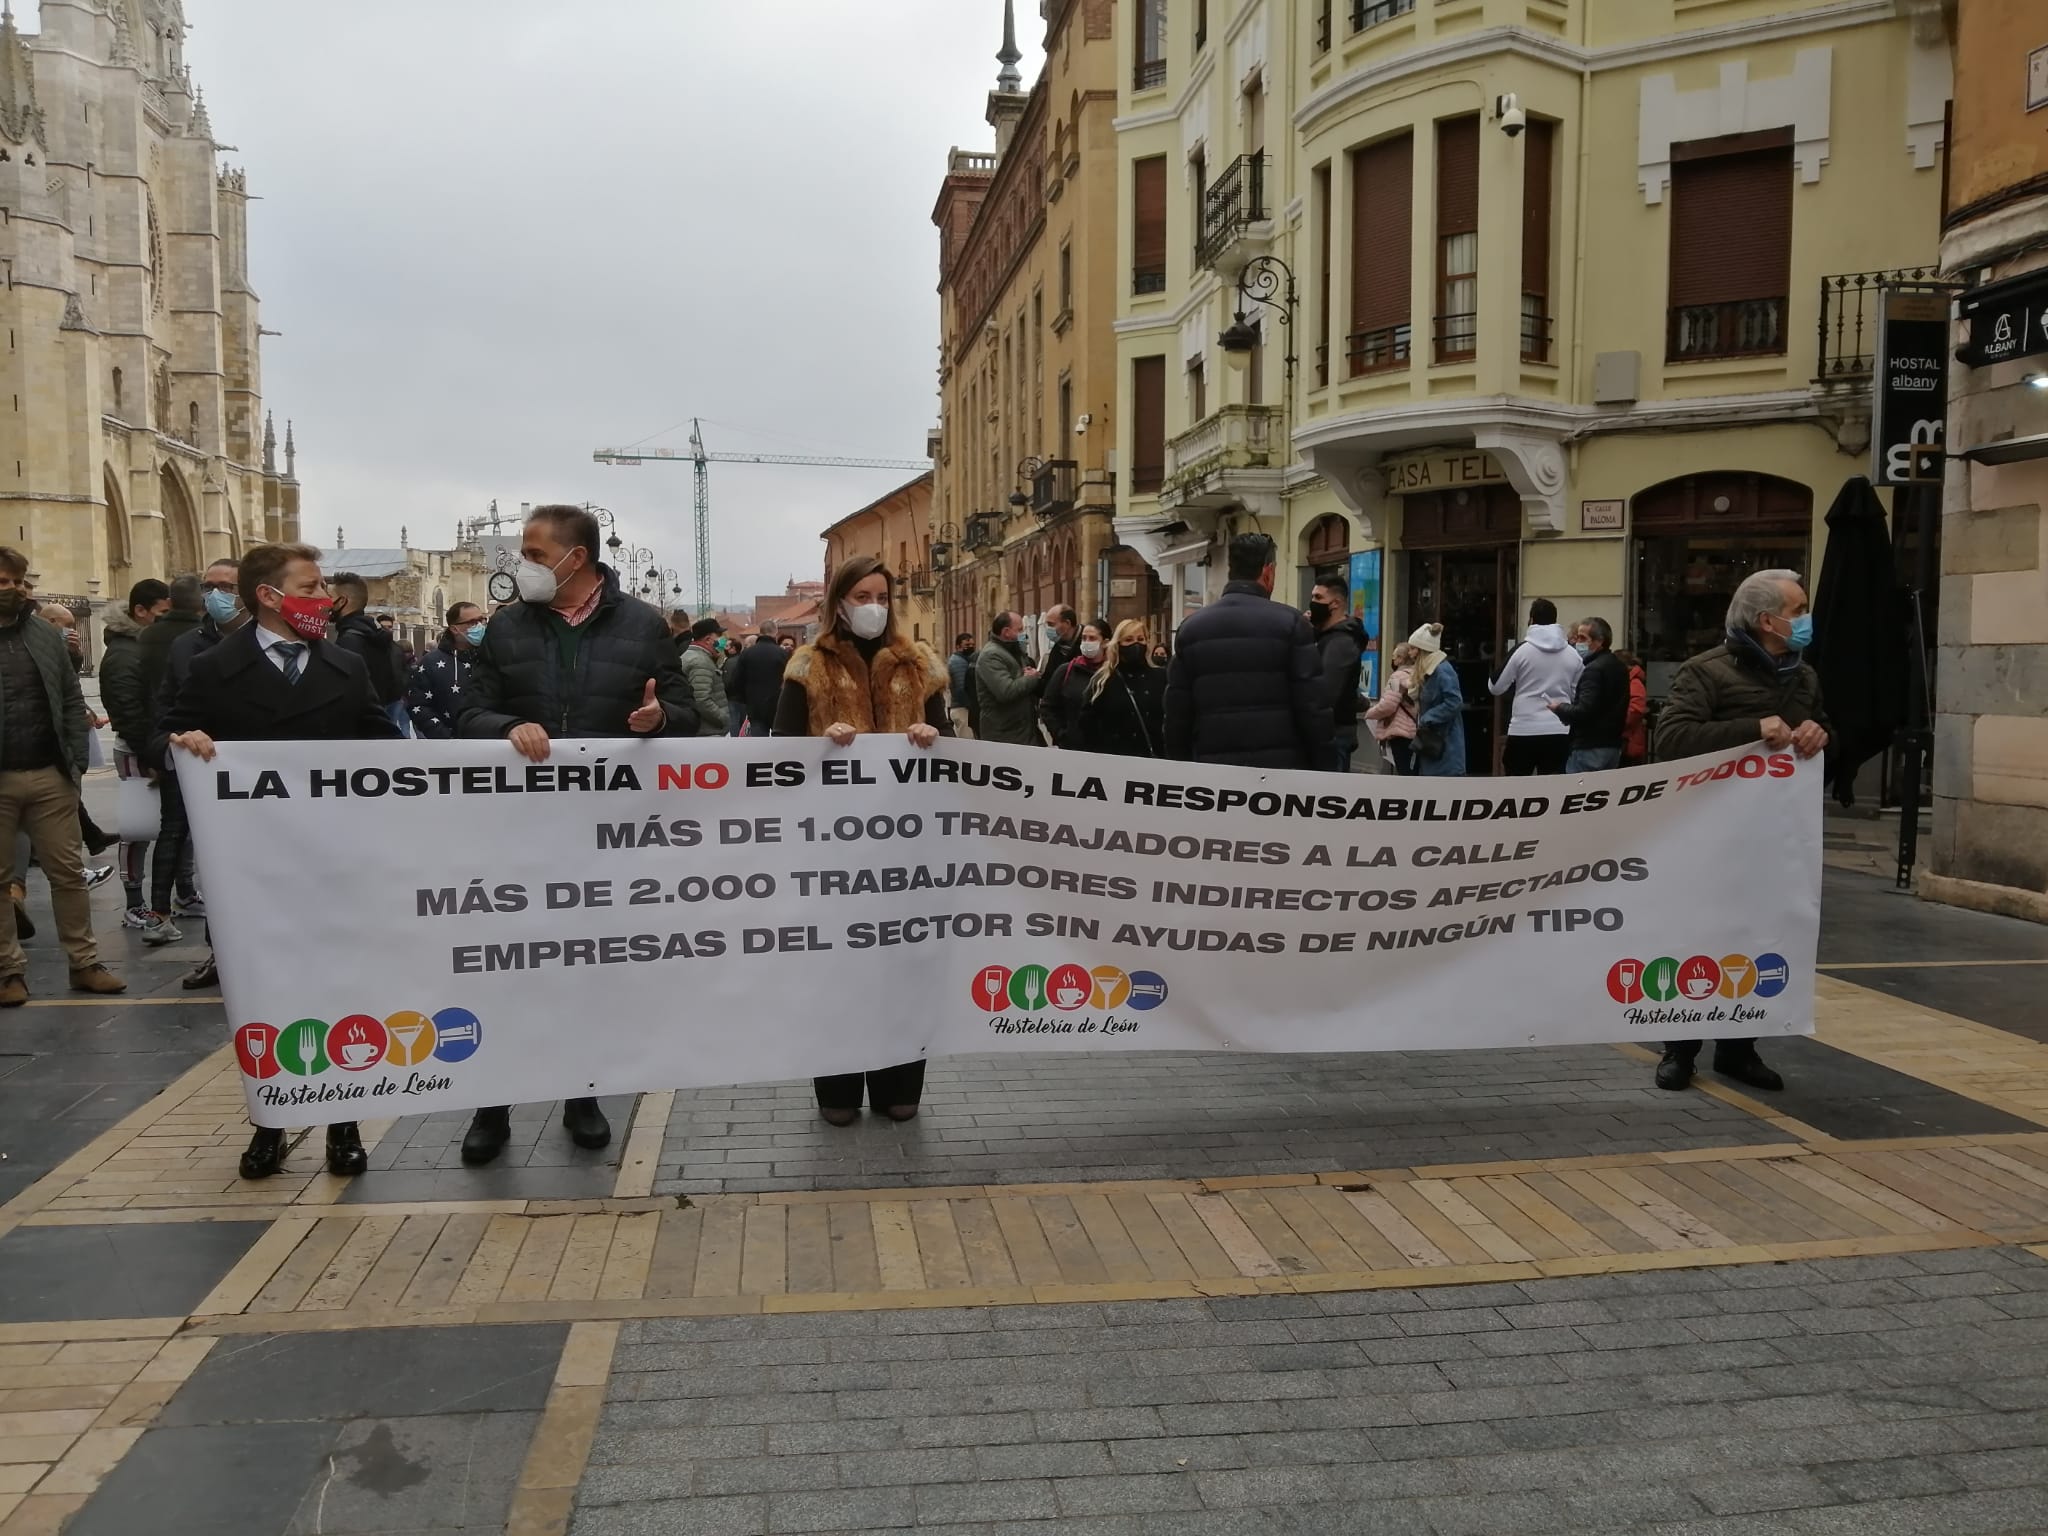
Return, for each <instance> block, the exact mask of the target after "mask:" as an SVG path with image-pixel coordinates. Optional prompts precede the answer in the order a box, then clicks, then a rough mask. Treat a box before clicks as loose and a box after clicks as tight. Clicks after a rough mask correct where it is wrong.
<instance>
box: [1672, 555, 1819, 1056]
mask: <svg viewBox="0 0 2048 1536" xmlns="http://www.w3.org/2000/svg"><path fill="white" fill-rule="evenodd" d="M1727 631H1728V637H1727V639H1726V640H1725V641H1724V642H1723V643H1722V644H1720V645H1717V646H1715V647H1714V648H1713V649H1712V650H1710V651H1702V652H1701V653H1700V654H1699V655H1697V656H1695V657H1693V658H1692V659H1691V660H1690V661H1688V662H1687V663H1686V664H1685V665H1684V666H1682V667H1680V668H1679V669H1678V675H1677V676H1676V677H1675V678H1673V679H1672V682H1671V698H1670V701H1669V702H1668V703H1666V704H1665V706H1664V713H1663V716H1662V718H1660V719H1659V720H1658V722H1657V741H1656V753H1657V758H1658V760H1659V761H1660V762H1674V761H1676V760H1678V759H1680V758H1687V757H1698V756H1700V755H1702V754H1704V753H1708V752H1729V751H1734V750H1736V749H1738V748H1741V747H1746V746H1748V745H1749V744H1750V743H1751V742H1753V741H1758V740H1761V741H1762V742H1763V744H1764V745H1765V746H1766V747H1769V748H1771V749H1772V750H1773V751H1783V750H1785V749H1786V748H1787V747H1789V748H1791V749H1792V750H1793V751H1794V752H1796V753H1798V754H1799V755H1800V756H1801V757H1813V756H1815V755H1817V754H1819V753H1821V752H1824V751H1825V750H1827V745H1828V741H1829V739H1830V738H1831V737H1832V736H1833V734H1834V728H1833V727H1832V726H1831V725H1829V724H1828V718H1827V713H1826V710H1825V707H1824V705H1823V702H1822V700H1821V693H1820V676H1819V674H1818V673H1816V672H1815V671H1814V670H1813V668H1811V667H1809V666H1808V665H1807V664H1806V658H1805V654H1804V653H1805V651H1806V646H1807V642H1808V641H1809V640H1811V639H1812V638H1813V618H1812V616H1811V614H1809V612H1808V611H1807V603H1806V589H1805V588H1804V587H1803V586H1801V585H1800V581H1799V573H1798V572H1797V571H1758V572H1756V573H1755V574H1754V575H1752V576H1748V577H1745V578H1744V579H1743V582H1742V585H1740V586H1739V587H1737V588H1736V589H1735V596H1734V597H1733V598H1732V599H1731V600H1730V601H1729V604H1728V621H1727ZM1699 1053H1700V1042H1699V1041H1697V1040H1667V1041H1666V1042H1665V1043H1664V1057H1663V1060H1661V1061H1659V1062H1658V1063H1657V1086H1658V1087H1659V1088H1666V1089H1669V1090H1671V1091H1672V1092H1674V1093H1676V1092H1678V1091H1679V1090H1680V1089H1682V1088H1685V1087H1686V1086H1687V1085H1689V1084H1690V1083H1691V1082H1692V1074H1693V1062H1694V1061H1695V1060H1696V1059H1697V1058H1698V1056H1699ZM1714 1070H1715V1071H1716V1072H1718V1073H1720V1074H1721V1076H1723V1077H1730V1078H1733V1079H1734V1080H1735V1081H1736V1082H1738V1083H1744V1084H1747V1085H1748V1086H1749V1087H1751V1088H1762V1089H1764V1090H1766V1091H1768V1092H1772V1093H1775V1092H1777V1091H1778V1090H1779V1089H1781V1088H1783V1087H1784V1086H1785V1080H1784V1078H1782V1077H1780V1076H1779V1075H1778V1074H1777V1073H1776V1072H1774V1071H1772V1070H1771V1068H1770V1067H1768V1066H1766V1065H1765V1064H1764V1060H1763V1058H1762V1057H1761V1056H1759V1055H1758V1054H1757V1050H1756V1041H1755V1040H1754V1039H1748V1040H1716V1041H1715V1042H1714Z"/></svg>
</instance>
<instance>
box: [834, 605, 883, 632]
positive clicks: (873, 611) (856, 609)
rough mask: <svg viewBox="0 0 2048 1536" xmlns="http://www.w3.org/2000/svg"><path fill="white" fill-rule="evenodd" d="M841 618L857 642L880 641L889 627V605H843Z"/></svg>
mask: <svg viewBox="0 0 2048 1536" xmlns="http://www.w3.org/2000/svg"><path fill="white" fill-rule="evenodd" d="M839 617H840V618H842V619H844V620H845V621H846V627H847V628H848V629H850V630H852V631H853V634H854V638H855V639H857V640H879V639H880V638H881V637H882V631H884V630H885V629H887V628H888V627H889V605H888V604H887V603H841V604H840V605H839Z"/></svg>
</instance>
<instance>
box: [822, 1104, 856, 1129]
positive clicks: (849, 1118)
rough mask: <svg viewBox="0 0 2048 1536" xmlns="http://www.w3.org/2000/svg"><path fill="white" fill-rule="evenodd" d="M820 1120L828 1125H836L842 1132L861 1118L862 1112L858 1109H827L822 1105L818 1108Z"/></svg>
mask: <svg viewBox="0 0 2048 1536" xmlns="http://www.w3.org/2000/svg"><path fill="white" fill-rule="evenodd" d="M818 1118H819V1119H820V1120H823V1121H824V1122H825V1123H826V1124H827V1125H836V1126H838V1127H839V1128H840V1129H841V1130H844V1129H845V1128H846V1127H847V1126H849V1125H851V1124H853V1122H854V1121H856V1120H858V1119H859V1118H860V1111H859V1110H857V1109H827V1108H825V1107H824V1106H823V1105H820V1106H819V1107H818Z"/></svg>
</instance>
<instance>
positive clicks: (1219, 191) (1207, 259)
mask: <svg viewBox="0 0 2048 1536" xmlns="http://www.w3.org/2000/svg"><path fill="white" fill-rule="evenodd" d="M1268 216H1269V210H1268V209H1267V207H1266V157H1265V156H1264V155H1240V156H1238V157H1237V159H1235V160H1233V161H1231V162H1230V164H1229V165H1228V166H1226V167H1225V168H1224V170H1223V173H1222V174H1221V175H1220V176H1218V177H1217V178H1216V179H1215V180H1214V181H1212V182H1211V183H1209V187H1208V190H1207V191H1206V192H1204V193H1203V195H1202V230H1201V235H1200V237H1199V238H1198V239H1197V240H1196V241H1195V265H1196V266H1198V267H1211V266H1214V265H1215V264H1216V258H1217V257H1218V256H1220V255H1222V254H1223V252H1224V250H1225V249H1226V248H1227V247H1228V246H1229V244H1230V242H1231V241H1233V240H1235V239H1236V238H1237V237H1238V236H1239V235H1240V234H1242V233H1243V232H1244V230H1245V227H1246V226H1247V225H1250V224H1255V223H1257V222H1258V221H1259V220H1261V219H1263V218H1266V217H1268Z"/></svg>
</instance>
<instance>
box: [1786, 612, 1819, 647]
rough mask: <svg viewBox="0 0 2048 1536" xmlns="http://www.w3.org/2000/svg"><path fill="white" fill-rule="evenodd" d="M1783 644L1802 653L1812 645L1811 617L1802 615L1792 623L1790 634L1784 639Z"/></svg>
mask: <svg viewBox="0 0 2048 1536" xmlns="http://www.w3.org/2000/svg"><path fill="white" fill-rule="evenodd" d="M1785 643H1786V644H1787V645H1789V646H1791V647H1792V649H1793V650H1795V651H1803V650H1805V649H1806V648H1807V647H1808V646H1809V645H1811V644H1813V615H1812V614H1810V613H1802V614H1801V615H1799V617H1798V618H1796V619H1794V620H1793V621H1792V633H1791V634H1789V635H1787V636H1786V637H1785Z"/></svg>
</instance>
